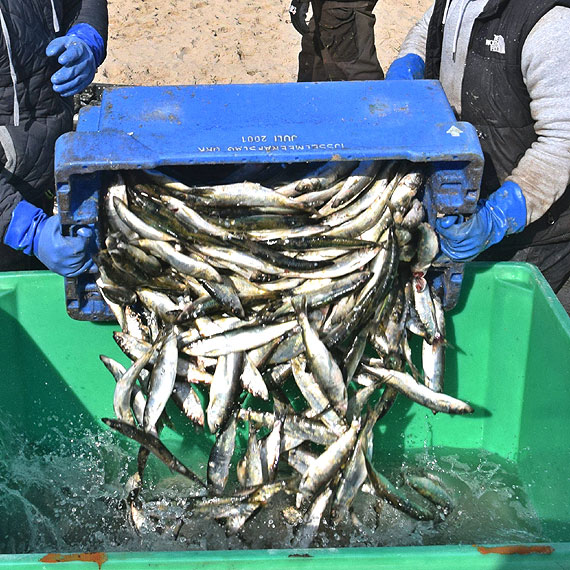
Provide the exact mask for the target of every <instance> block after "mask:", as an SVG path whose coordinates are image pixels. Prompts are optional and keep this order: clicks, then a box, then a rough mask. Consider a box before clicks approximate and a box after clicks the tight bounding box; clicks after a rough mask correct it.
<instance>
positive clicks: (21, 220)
mask: <svg viewBox="0 0 570 570" xmlns="http://www.w3.org/2000/svg"><path fill="white" fill-rule="evenodd" d="M46 219H47V215H46V213H45V212H44V211H43V210H42V209H40V208H38V207H36V206H34V205H33V204H30V203H29V202H26V201H25V200H22V201H21V202H20V203H19V204H18V205H17V206H16V207H15V208H14V211H13V212H12V219H11V220H10V224H9V225H8V229H7V230H6V234H5V236H4V243H5V244H6V245H8V246H10V247H11V248H13V249H17V250H20V251H23V252H24V253H25V254H26V255H33V254H34V239H35V237H36V234H37V233H38V230H39V229H40V228H41V227H42V226H43V225H44V223H45V221H46Z"/></svg>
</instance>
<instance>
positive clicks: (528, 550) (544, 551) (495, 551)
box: [473, 544, 554, 554]
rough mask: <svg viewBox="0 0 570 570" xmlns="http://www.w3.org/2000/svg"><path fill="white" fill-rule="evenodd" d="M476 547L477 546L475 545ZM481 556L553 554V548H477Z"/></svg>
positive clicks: (519, 546) (521, 545) (539, 546)
mask: <svg viewBox="0 0 570 570" xmlns="http://www.w3.org/2000/svg"><path fill="white" fill-rule="evenodd" d="M473 546H475V545H473ZM475 548H477V550H478V551H479V552H480V553H481V554H552V553H553V552H554V548H552V546H543V545H538V546H528V545H524V544H519V545H516V544H513V545H508V546H489V547H487V546H475Z"/></svg>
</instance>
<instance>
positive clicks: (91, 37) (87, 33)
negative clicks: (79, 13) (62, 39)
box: [65, 24, 105, 67]
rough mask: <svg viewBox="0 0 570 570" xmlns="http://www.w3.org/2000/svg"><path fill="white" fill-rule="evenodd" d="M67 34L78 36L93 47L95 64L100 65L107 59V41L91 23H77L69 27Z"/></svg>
mask: <svg viewBox="0 0 570 570" xmlns="http://www.w3.org/2000/svg"><path fill="white" fill-rule="evenodd" d="M65 35H66V36H76V37H78V38H79V39H80V40H83V41H84V42H85V43H86V44H87V45H88V46H89V48H90V49H91V51H92V53H93V57H94V58H95V65H96V66H97V67H99V66H100V65H101V64H102V63H103V60H104V59H105V41H104V40H103V38H102V37H101V35H100V34H99V32H98V31H97V30H96V29H95V28H94V27H93V26H90V25H89V24H75V26H72V27H71V28H69V30H68V32H67V34H65Z"/></svg>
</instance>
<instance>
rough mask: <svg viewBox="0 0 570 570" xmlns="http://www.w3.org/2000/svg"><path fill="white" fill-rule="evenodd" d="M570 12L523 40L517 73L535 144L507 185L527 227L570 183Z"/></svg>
mask: <svg viewBox="0 0 570 570" xmlns="http://www.w3.org/2000/svg"><path fill="white" fill-rule="evenodd" d="M569 30H570V8H564V7H561V6H557V7H556V8H553V9H552V10H550V12H548V13H547V14H546V15H545V16H543V17H542V18H541V19H540V20H539V21H538V22H537V23H536V25H535V26H534V28H533V29H532V31H531V32H530V34H529V35H528V37H527V39H526V41H525V44H524V46H523V50H522V59H521V69H522V74H523V78H524V82H525V84H526V86H527V89H528V92H529V94H530V97H531V103H530V110H531V114H532V117H533V119H534V120H535V121H536V123H535V131H536V134H537V136H538V140H537V141H536V142H535V143H533V145H532V146H531V147H530V148H529V149H528V150H527V151H526V153H525V154H524V155H523V157H522V158H521V160H520V161H519V163H518V165H517V166H516V168H515V169H514V170H513V172H512V173H511V175H510V176H509V177H508V178H507V180H512V181H513V182H516V183H517V184H518V185H519V186H520V187H521V189H522V191H523V194H524V195H525V199H526V206H527V223H530V222H533V221H535V220H537V219H538V218H540V217H541V216H542V215H543V214H544V213H545V212H546V211H547V210H548V208H549V207H550V206H551V205H552V204H553V203H554V202H555V201H556V200H557V199H558V198H560V196H561V195H562V194H563V193H564V190H565V189H566V187H567V186H568V183H569V181H570V57H568V40H569V39H570V32H569Z"/></svg>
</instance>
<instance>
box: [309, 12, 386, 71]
mask: <svg viewBox="0 0 570 570" xmlns="http://www.w3.org/2000/svg"><path fill="white" fill-rule="evenodd" d="M375 4H376V2H375V1H354V2H337V1H328V2H324V3H323V5H322V13H321V17H320V22H319V29H318V35H319V36H320V41H321V46H322V48H321V49H322V58H323V63H324V67H325V72H326V75H327V78H328V80H329V81H357V80H380V79H383V78H384V72H383V71H382V68H381V66H380V63H379V62H378V57H377V54H376V46H375V43H374V24H375V22H376V17H375V16H374V14H373V9H374V6H375Z"/></svg>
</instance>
